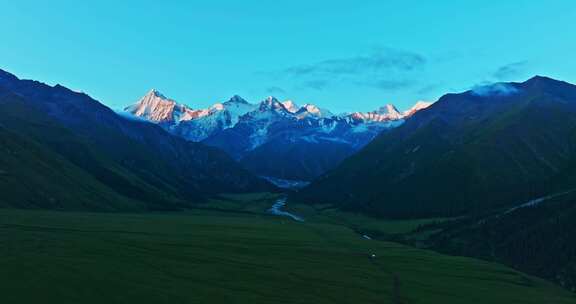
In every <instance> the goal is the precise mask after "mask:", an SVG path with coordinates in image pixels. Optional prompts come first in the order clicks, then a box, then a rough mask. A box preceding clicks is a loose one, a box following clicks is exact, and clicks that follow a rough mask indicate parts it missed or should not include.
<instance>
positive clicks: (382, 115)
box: [348, 101, 432, 122]
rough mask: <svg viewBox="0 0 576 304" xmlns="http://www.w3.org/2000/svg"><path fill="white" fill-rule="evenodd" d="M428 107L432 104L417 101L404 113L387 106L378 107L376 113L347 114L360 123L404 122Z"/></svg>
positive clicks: (389, 105)
mask: <svg viewBox="0 0 576 304" xmlns="http://www.w3.org/2000/svg"><path fill="white" fill-rule="evenodd" d="M430 105H432V103H430V102H425V101H419V102H417V103H416V104H415V105H414V106H413V107H412V108H410V109H409V110H407V111H404V112H400V111H398V109H397V108H396V107H395V106H394V105H392V104H387V105H385V106H383V107H380V108H379V109H378V110H376V111H372V112H367V113H363V112H355V113H352V114H349V115H348V117H350V118H352V119H354V120H361V121H368V122H387V121H399V120H404V119H406V118H408V117H410V116H412V115H414V113H416V112H418V111H420V110H423V109H426V108H427V107H429V106H430Z"/></svg>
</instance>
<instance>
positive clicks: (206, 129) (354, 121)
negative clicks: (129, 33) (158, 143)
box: [125, 90, 431, 181]
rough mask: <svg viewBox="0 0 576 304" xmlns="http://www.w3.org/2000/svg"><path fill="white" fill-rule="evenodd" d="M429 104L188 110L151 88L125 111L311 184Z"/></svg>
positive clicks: (235, 101) (240, 103)
mask: <svg viewBox="0 0 576 304" xmlns="http://www.w3.org/2000/svg"><path fill="white" fill-rule="evenodd" d="M430 104H431V103H427V102H418V103H417V104H416V105H415V106H414V107H413V108H411V109H409V110H407V111H405V112H399V111H398V110H397V109H396V107H394V106H393V105H386V106H384V107H382V108H380V109H378V110H376V111H373V112H367V113H362V112H354V113H347V114H340V115H335V114H333V113H332V112H330V111H329V110H326V109H322V108H319V107H317V106H315V105H313V104H304V105H302V106H299V105H297V104H296V103H295V102H294V101H291V100H286V101H283V102H281V101H279V100H278V99H276V98H274V97H268V98H266V99H265V100H263V101H262V102H260V103H258V104H252V103H249V102H248V101H246V100H245V99H243V98H242V97H240V96H233V97H232V98H230V100H228V101H226V102H222V103H216V104H214V105H212V106H211V107H209V108H207V109H193V108H191V107H189V106H186V105H183V104H180V103H177V102H176V101H174V100H172V99H170V98H167V97H166V96H164V95H163V94H161V93H160V92H158V91H156V90H151V91H149V92H148V93H147V94H146V95H145V96H144V97H142V98H141V99H140V100H139V101H138V102H137V103H135V104H133V105H131V106H129V107H127V108H126V109H125V111H126V112H127V113H129V114H131V115H133V116H135V117H138V118H141V119H144V120H147V121H150V122H153V123H155V124H158V125H160V126H161V127H163V128H164V129H165V130H167V131H168V132H170V133H172V134H174V135H177V136H180V137H182V138H184V139H186V140H189V141H193V142H202V143H204V144H206V145H209V146H213V147H217V148H219V149H222V150H224V151H226V152H227V153H228V154H229V155H230V156H232V157H233V158H234V159H236V160H238V161H239V162H240V163H241V164H242V165H243V166H244V167H245V168H247V169H248V170H250V171H251V172H252V173H254V174H256V175H259V176H264V177H267V178H269V179H270V180H277V179H281V180H293V181H294V180H296V181H311V180H313V179H314V178H316V177H318V176H320V175H321V174H323V173H325V172H327V171H328V170H330V169H333V168H334V167H336V166H337V165H338V164H339V163H340V162H341V161H342V160H343V159H345V158H346V157H348V156H350V155H352V154H354V153H355V152H357V151H358V150H360V149H361V148H362V147H364V146H365V145H366V144H367V143H368V142H370V141H371V140H372V139H373V138H374V137H375V136H376V135H378V134H379V133H380V132H382V131H385V130H389V129H392V128H394V127H397V126H399V125H401V124H402V123H403V122H404V121H405V120H406V119H407V118H409V117H410V116H412V115H414V114H415V113H416V112H418V111H420V110H422V109H425V108H427V107H429V106H430Z"/></svg>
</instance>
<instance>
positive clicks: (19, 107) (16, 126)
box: [0, 71, 272, 210]
mask: <svg viewBox="0 0 576 304" xmlns="http://www.w3.org/2000/svg"><path fill="white" fill-rule="evenodd" d="M0 136H1V137H0V140H2V142H3V145H2V147H1V149H0V153H1V155H2V160H0V164H1V167H0V190H1V191H2V193H3V196H2V198H0V206H3V207H17V208H50V209H66V210H71V209H72V210H126V209H127V210H141V209H160V210H162V209H177V208H183V207H185V206H188V205H189V204H191V203H193V202H194V201H197V200H201V199H202V198H203V197H204V196H206V195H211V194H214V193H220V192H249V191H262V190H269V189H272V186H270V185H269V184H268V183H267V182H265V181H263V180H261V179H259V178H256V177H254V176H253V175H251V174H250V173H249V172H247V171H246V170H244V169H243V168H241V167H240V165H238V164H237V163H236V162H235V161H233V160H232V159H230V158H229V157H228V156H227V155H226V154H225V153H223V152H221V151H219V150H217V149H215V148H211V147H206V146H204V145H202V144H197V143H191V142H187V141H185V140H183V139H180V138H178V137H175V136H172V135H170V134H168V133H167V132H165V131H164V130H162V129H161V128H160V127H158V126H155V125H153V124H150V123H146V122H141V121H135V120H128V119H125V118H123V117H120V116H118V115H117V114H116V113H114V112H113V111H111V110H110V109H108V108H107V107H105V106H103V105H102V104H100V103H98V102H97V101H95V100H93V99H91V98H90V97H88V96H87V95H85V94H81V93H76V92H73V91H70V90H68V89H66V88H64V87H62V86H55V87H50V86H47V85H45V84H42V83H39V82H35V81H29V80H19V79H17V78H16V77H14V76H13V75H11V74H8V73H6V72H3V71H0ZM136 201H139V202H138V203H136Z"/></svg>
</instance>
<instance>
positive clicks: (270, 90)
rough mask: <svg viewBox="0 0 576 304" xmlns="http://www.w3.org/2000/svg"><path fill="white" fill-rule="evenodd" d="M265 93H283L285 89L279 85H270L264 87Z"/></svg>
mask: <svg viewBox="0 0 576 304" xmlns="http://www.w3.org/2000/svg"><path fill="white" fill-rule="evenodd" d="M266 93H268V94H285V93H286V90H284V89H283V88H281V87H276V86H272V87H268V88H266Z"/></svg>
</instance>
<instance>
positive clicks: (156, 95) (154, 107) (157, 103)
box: [125, 89, 177, 122]
mask: <svg viewBox="0 0 576 304" xmlns="http://www.w3.org/2000/svg"><path fill="white" fill-rule="evenodd" d="M176 108H177V103H176V101H174V100H172V99H169V98H167V97H166V96H164V95H163V94H162V93H160V92H158V91H157V90H155V89H152V90H150V91H149V92H148V93H147V94H146V95H144V97H142V98H141V99H140V100H139V101H138V102H137V103H136V104H134V105H132V106H129V107H127V108H126V109H125V110H126V111H128V112H130V113H131V114H133V115H134V116H137V117H141V118H145V119H147V120H150V121H153V122H166V121H173V120H174V111H175V109H176Z"/></svg>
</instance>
